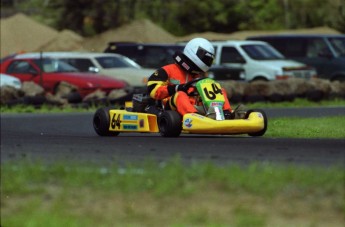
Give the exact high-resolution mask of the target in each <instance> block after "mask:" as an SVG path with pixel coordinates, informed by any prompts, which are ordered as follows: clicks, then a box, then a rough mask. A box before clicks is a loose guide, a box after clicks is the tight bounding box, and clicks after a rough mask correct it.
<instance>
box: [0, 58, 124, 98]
mask: <svg viewBox="0 0 345 227" xmlns="http://www.w3.org/2000/svg"><path fill="white" fill-rule="evenodd" d="M0 66H1V73H6V74H9V75H12V76H14V77H17V78H18V79H20V80H21V82H24V81H33V82H35V83H37V84H39V85H41V86H42V87H43V88H44V89H45V91H47V92H51V93H53V94H54V93H55V92H56V88H57V87H58V85H59V84H60V83H61V82H62V81H65V82H67V83H69V84H72V85H75V86H76V87H77V88H78V93H79V94H80V95H81V97H84V96H86V95H88V94H90V93H92V92H94V91H96V90H98V89H99V90H102V91H104V92H106V93H107V94H108V93H109V92H110V91H112V90H114V89H125V88H126V87H127V86H128V85H127V83H126V82H124V81H122V80H118V79H115V78H111V77H107V76H100V75H94V74H92V73H82V72H80V71H79V70H78V69H76V68H75V67H73V66H71V65H69V64H67V63H66V62H63V61H60V60H58V59H54V58H46V57H42V56H41V55H40V54H19V55H16V56H14V57H12V58H8V59H6V60H4V61H2V62H1V65H0Z"/></svg>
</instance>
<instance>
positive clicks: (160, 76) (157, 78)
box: [147, 68, 176, 100]
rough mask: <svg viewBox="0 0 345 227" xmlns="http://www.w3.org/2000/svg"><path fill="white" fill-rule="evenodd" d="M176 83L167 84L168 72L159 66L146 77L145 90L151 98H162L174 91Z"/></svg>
mask: <svg viewBox="0 0 345 227" xmlns="http://www.w3.org/2000/svg"><path fill="white" fill-rule="evenodd" d="M175 87H176V85H169V76H168V73H167V72H166V71H165V70H164V69H163V68H160V69H158V70H156V71H155V72H154V73H153V74H152V75H151V76H150V77H149V79H148V82H147V91H148V94H149V95H150V97H151V98H153V99H156V100H162V99H165V98H167V97H170V96H172V95H173V94H174V93H175Z"/></svg>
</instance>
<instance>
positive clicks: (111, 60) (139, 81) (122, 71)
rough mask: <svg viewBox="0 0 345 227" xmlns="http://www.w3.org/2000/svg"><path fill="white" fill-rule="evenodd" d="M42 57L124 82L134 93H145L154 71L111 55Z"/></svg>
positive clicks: (52, 53)
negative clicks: (148, 80)
mask: <svg viewBox="0 0 345 227" xmlns="http://www.w3.org/2000/svg"><path fill="white" fill-rule="evenodd" d="M43 56H44V57H49V58H56V59H60V60H62V61H64V62H67V63H68V64H70V65H72V66H74V67H76V68H77V69H79V70H80V71H81V72H92V73H96V74H102V75H106V76H110V77H113V78H116V79H121V80H124V81H126V82H127V83H128V85H130V86H132V87H133V89H134V92H135V93H142V92H146V89H147V88H146V83H147V79H148V77H149V76H150V75H151V74H152V73H153V72H154V70H155V69H144V68H142V67H141V66H140V65H139V64H137V63H136V62H135V61H133V60H131V59H130V58H128V57H126V56H123V55H120V54H112V53H93V52H44V53H43Z"/></svg>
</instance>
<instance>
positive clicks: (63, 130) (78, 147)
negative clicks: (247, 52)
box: [1, 107, 345, 167]
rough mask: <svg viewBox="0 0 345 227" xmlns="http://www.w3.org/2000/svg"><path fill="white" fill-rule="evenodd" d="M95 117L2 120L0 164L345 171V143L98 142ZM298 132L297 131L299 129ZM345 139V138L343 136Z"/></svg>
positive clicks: (152, 138)
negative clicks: (174, 163) (174, 162)
mask: <svg viewBox="0 0 345 227" xmlns="http://www.w3.org/2000/svg"><path fill="white" fill-rule="evenodd" d="M265 112H266V114H267V116H268V118H269V119H270V118H274V117H284V116H298V117H321V116H334V115H344V114H345V107H340V108H339V107H334V108H333V107H329V108H289V109H265ZM92 117H93V114H92V113H71V114H62V113H61V114H1V162H2V163H3V162H8V161H10V160H12V161H18V160H21V159H30V160H33V159H35V160H42V161H44V162H48V163H49V162H56V161H64V162H66V163H67V162H69V161H82V162H95V163H100V164H102V165H107V164H112V163H114V162H116V163H119V164H122V163H123V164H126V163H128V162H142V161H145V160H148V159H151V160H156V161H159V162H165V161H167V160H169V159H171V158H172V157H176V156H179V157H180V158H181V159H182V160H183V161H184V162H186V163H193V162H213V163H216V164H220V165H223V164H226V165H227V164H233V163H235V164H249V163H252V162H254V161H256V162H263V163H274V164H278V165H281V164H298V165H317V166H325V167H328V166H332V165H343V166H345V164H344V163H345V139H288V138H267V137H259V138H253V137H248V136H220V135H186V134H184V135H181V136H180V137H178V138H162V137H160V136H159V134H147V133H128V134H125V133H122V134H120V135H119V136H118V137H99V136H98V135H97V134H96V133H95V132H94V130H93V127H92ZM296 127H298V126H296ZM344 138H345V135H344Z"/></svg>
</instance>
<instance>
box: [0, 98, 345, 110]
mask: <svg viewBox="0 0 345 227" xmlns="http://www.w3.org/2000/svg"><path fill="white" fill-rule="evenodd" d="M237 105H238V104H237V103H233V104H232V106H233V107H236V106H237ZM245 105H246V106H247V107H248V108H275V107H322V106H345V99H332V100H323V101H320V102H311V101H308V100H306V99H301V98H297V99H295V100H294V101H292V102H277V103H272V102H257V103H248V104H245ZM115 106H116V107H115V108H120V105H119V104H116V105H115ZM97 108H98V107H97V106H88V107H87V108H85V107H83V106H82V105H79V106H78V105H77V106H72V105H66V106H63V107H58V106H51V105H42V106H39V107H35V106H32V105H17V106H6V105H0V112H1V113H56V112H67V113H68V112H94V111H96V109H97Z"/></svg>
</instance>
